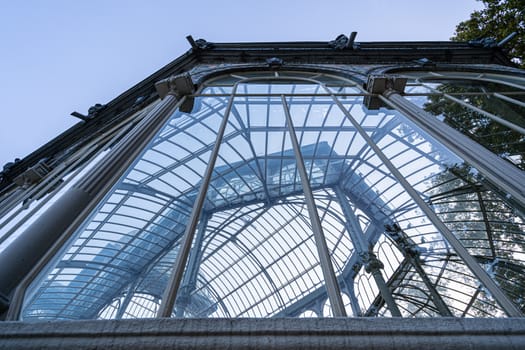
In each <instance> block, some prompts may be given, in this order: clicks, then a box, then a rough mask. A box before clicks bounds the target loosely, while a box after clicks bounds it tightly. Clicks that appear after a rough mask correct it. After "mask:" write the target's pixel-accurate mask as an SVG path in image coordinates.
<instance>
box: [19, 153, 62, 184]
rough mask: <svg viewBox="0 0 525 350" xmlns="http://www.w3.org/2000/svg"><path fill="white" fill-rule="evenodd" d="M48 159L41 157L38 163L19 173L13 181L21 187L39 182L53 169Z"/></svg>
mask: <svg viewBox="0 0 525 350" xmlns="http://www.w3.org/2000/svg"><path fill="white" fill-rule="evenodd" d="M46 161H47V159H46V158H44V159H41V160H40V161H39V162H38V163H37V164H35V165H34V166H32V167H30V168H28V169H27V170H26V171H24V172H23V173H22V174H20V175H18V176H17V177H16V178H15V179H14V180H13V182H14V183H15V184H17V185H18V186H20V187H27V186H30V185H33V184H36V183H39V182H40V181H42V179H43V178H44V177H46V175H47V174H49V172H50V171H51V170H52V169H53V168H52V167H51V166H49V165H48V164H47V163H46Z"/></svg>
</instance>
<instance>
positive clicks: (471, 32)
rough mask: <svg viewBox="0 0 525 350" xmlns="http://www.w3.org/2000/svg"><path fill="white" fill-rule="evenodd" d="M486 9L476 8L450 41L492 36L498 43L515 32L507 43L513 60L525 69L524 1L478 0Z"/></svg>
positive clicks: (506, 45)
mask: <svg viewBox="0 0 525 350" xmlns="http://www.w3.org/2000/svg"><path fill="white" fill-rule="evenodd" d="M478 1H482V2H483V4H484V5H485V8H484V9H482V10H479V11H474V12H473V13H472V14H471V15H470V19H468V20H466V21H463V22H461V23H459V24H458V25H457V26H456V32H455V34H454V36H453V37H452V38H450V39H451V40H454V41H470V40H479V39H483V38H493V39H495V43H497V42H500V41H501V40H503V39H505V38H506V37H507V36H508V35H510V34H511V33H513V32H516V33H517V35H516V36H515V37H514V38H513V39H512V40H511V41H509V42H508V43H507V44H505V46H504V48H505V49H507V50H508V53H509V55H510V57H512V59H513V61H514V62H515V63H517V64H518V65H520V66H521V68H525V0H478Z"/></svg>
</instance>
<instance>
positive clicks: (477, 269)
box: [325, 87, 525, 317]
mask: <svg viewBox="0 0 525 350" xmlns="http://www.w3.org/2000/svg"><path fill="white" fill-rule="evenodd" d="M325 89H326V91H327V92H328V91H329V90H328V88H326V87H325ZM392 95H393V96H398V97H399V98H401V99H403V98H402V97H401V96H400V95H399V94H397V93H392ZM381 97H382V96H381ZM332 99H333V101H334V102H335V103H336V104H337V105H338V106H339V108H340V109H341V111H342V112H343V113H344V114H345V116H346V117H347V118H348V120H349V121H350V122H351V123H352V124H353V125H354V127H355V128H356V129H357V131H358V133H359V134H360V135H361V137H362V138H363V139H364V140H365V142H366V143H367V144H368V145H369V146H370V147H371V148H372V150H373V151H374V152H375V154H376V155H377V157H378V158H379V159H380V160H381V162H383V164H384V165H385V166H386V167H387V169H388V170H389V171H390V172H391V173H392V175H393V176H394V177H395V178H396V179H397V181H398V182H399V184H400V185H401V186H402V187H403V189H404V190H405V191H406V193H407V194H408V195H409V196H410V198H412V200H413V201H414V202H415V203H416V205H417V206H418V207H419V208H420V209H421V211H422V212H423V213H424V214H425V215H426V216H427V218H428V219H429V220H430V222H432V224H433V225H434V226H435V227H436V229H437V230H438V231H439V232H440V233H441V234H442V235H443V237H444V238H445V239H446V240H447V241H448V243H449V244H450V245H451V246H452V248H454V250H455V252H456V254H457V255H458V256H459V257H460V258H461V259H462V260H463V262H464V263H465V265H466V266H467V267H468V268H469V270H470V271H471V272H472V274H473V275H474V276H476V277H477V278H478V279H479V280H480V282H481V283H482V284H483V285H484V286H485V288H487V290H488V291H489V292H490V293H491V294H492V296H493V297H494V299H495V300H496V301H497V303H498V304H499V305H500V306H501V307H502V308H503V310H505V312H506V313H507V315H509V316H513V317H521V316H522V313H521V311H520V310H519V309H518V308H517V307H516V305H514V304H513V303H512V301H510V299H509V298H508V297H507V295H506V294H505V293H503V291H502V290H501V289H500V288H499V286H498V285H497V284H496V282H495V281H494V280H493V279H492V278H491V277H490V276H489V274H488V273H487V271H485V270H484V269H483V268H482V267H481V266H480V265H479V264H478V263H477V261H476V260H475V259H474V258H473V257H472V256H471V255H470V254H469V253H468V251H467V249H466V248H465V247H464V246H463V244H461V242H460V241H459V240H458V239H457V237H456V236H455V235H454V234H453V233H452V232H451V231H450V230H449V229H448V227H447V226H446V225H445V224H444V223H443V222H442V221H441V220H440V219H439V217H438V216H437V214H436V213H435V212H434V210H433V209H432V208H431V207H430V206H429V205H428V204H427V203H426V202H425V201H424V200H423V199H422V198H421V196H420V195H419V193H418V192H417V191H416V190H415V189H414V188H413V187H412V186H411V185H410V183H409V182H408V181H407V179H406V178H405V177H404V176H403V175H402V174H401V172H400V171H399V170H398V169H397V167H396V166H395V165H394V164H393V163H392V162H391V161H390V159H388V157H387V156H386V155H385V154H384V153H383V151H382V150H381V148H379V146H378V145H377V144H375V143H374V142H373V141H372V139H371V138H370V136H369V135H368V134H367V133H366V131H365V130H363V128H362V127H361V125H360V124H359V123H358V122H357V121H356V120H355V119H354V118H353V117H352V115H351V114H350V112H348V110H347V109H346V108H345V107H344V105H343V104H342V103H341V102H340V101H339V100H338V99H337V98H336V97H335V96H333V95H332ZM385 100H386V98H385ZM396 100H397V98H396ZM429 119H430V118H429ZM432 119H434V120H435V118H434V117H432ZM461 136H462V137H463V135H461ZM478 147H479V146H478ZM488 164H490V163H488ZM521 183H525V181H524V182H521Z"/></svg>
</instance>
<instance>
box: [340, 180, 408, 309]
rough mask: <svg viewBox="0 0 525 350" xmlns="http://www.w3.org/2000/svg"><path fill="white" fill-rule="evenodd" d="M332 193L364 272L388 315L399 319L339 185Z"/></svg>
mask: <svg viewBox="0 0 525 350" xmlns="http://www.w3.org/2000/svg"><path fill="white" fill-rule="evenodd" d="M334 192H335V195H336V198H337V201H338V202H339V205H340V206H341V210H342V211H343V215H344V216H345V226H346V230H347V231H348V234H349V235H350V239H351V240H352V243H353V244H354V248H355V249H356V251H357V254H358V255H359V257H360V258H361V260H363V263H364V265H365V270H366V272H368V273H371V274H372V276H373V277H374V281H375V282H376V285H377V287H378V288H379V292H380V293H381V297H382V298H383V299H384V300H385V303H386V305H387V306H388V309H389V310H390V314H391V315H392V316H394V317H401V312H400V311H399V308H398V307H397V305H396V302H395V300H394V297H393V296H392V291H391V290H390V288H388V286H387V284H386V282H385V279H384V277H383V274H382V273H381V269H382V268H383V264H382V263H381V261H380V260H379V259H378V258H377V257H376V256H375V254H373V253H371V252H370V248H369V247H368V244H367V243H366V242H365V236H364V234H363V230H362V229H361V226H359V222H358V221H357V217H356V216H355V213H354V211H353V210H352V208H351V207H350V204H349V203H348V199H347V198H346V195H345V194H344V191H342V190H341V188H340V187H339V185H337V186H335V187H334Z"/></svg>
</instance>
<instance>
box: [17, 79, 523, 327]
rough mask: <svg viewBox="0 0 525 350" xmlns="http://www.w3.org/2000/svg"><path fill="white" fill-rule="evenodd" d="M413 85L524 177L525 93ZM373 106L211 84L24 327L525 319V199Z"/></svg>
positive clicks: (176, 121) (297, 88)
mask: <svg viewBox="0 0 525 350" xmlns="http://www.w3.org/2000/svg"><path fill="white" fill-rule="evenodd" d="M401 75H404V76H406V77H407V78H409V81H408V84H407V87H406V88H405V95H406V96H405V97H404V98H405V99H406V101H407V103H413V104H414V105H416V106H418V107H419V108H420V109H421V110H423V111H426V112H427V113H428V116H429V117H432V118H438V120H440V121H442V122H443V124H445V125H448V126H450V127H452V128H454V129H456V130H458V131H460V132H461V133H462V134H463V135H465V137H469V138H471V139H473V140H475V141H476V142H477V143H479V144H480V145H482V146H483V147H485V148H487V149H488V150H490V151H491V152H493V153H495V154H497V155H498V156H500V157H501V158H503V159H504V160H505V161H507V162H511V163H512V164H514V166H515V167H517V168H518V169H519V170H520V171H522V170H523V169H524V168H523V164H524V163H523V154H524V152H525V148H524V147H525V146H524V145H525V143H524V142H525V140H524V137H525V136H524V132H523V131H524V129H523V128H524V127H525V122H524V120H525V119H524V118H525V113H524V111H525V106H524V101H525V83H524V80H520V79H519V78H516V77H513V78H508V79H506V78H505V76H499V75H490V74H485V75H483V76H482V77H480V76H477V75H475V74H470V75H469V74H459V73H453V72H451V73H448V72H443V73H435V74H433V73H429V72H425V73H420V72H418V73H403V74H401ZM368 95H369V93H368V92H367V91H366V90H364V89H363V88H362V86H361V84H360V83H358V81H357V80H354V79H349V78H343V77H341V76H338V75H335V74H322V73H311V72H307V71H304V72H294V71H258V72H254V71H249V72H243V71H238V72H234V73H230V74H226V75H221V76H218V77H215V78H212V79H208V80H205V81H204V82H203V83H202V84H201V85H200V87H199V90H197V92H196V93H194V94H192V95H191V96H187V97H185V98H187V99H193V109H192V110H191V111H184V112H183V111H182V110H180V109H176V110H175V111H171V112H170V115H169V118H168V119H167V121H166V122H165V124H164V125H163V126H162V128H160V131H159V132H157V133H156V134H155V136H154V137H153V138H151V140H150V141H149V143H148V144H147V146H146V147H145V148H144V149H142V150H140V152H139V155H138V157H136V159H134V161H133V163H132V165H131V166H130V167H129V168H128V169H127V170H126V171H125V173H124V175H123V176H122V177H121V178H120V179H119V180H118V181H117V183H116V184H115V185H114V186H113V188H112V189H111V190H110V191H109V192H108V193H107V194H105V196H104V197H103V198H102V199H101V200H100V202H99V203H98V204H97V206H96V208H95V209H94V210H93V211H92V212H91V213H89V215H87V218H86V219H85V220H84V221H83V223H82V224H81V225H80V226H79V227H78V229H76V231H75V232H73V233H72V235H71V237H70V238H69V239H68V241H67V244H65V245H64V246H63V247H61V248H60V249H57V254H55V256H54V257H53V258H52V259H50V261H49V263H48V264H46V265H45V267H44V268H43V269H42V270H41V271H40V273H39V274H38V276H37V277H36V278H34V279H33V280H32V282H31V284H29V285H28V287H27V288H26V290H25V293H24V297H23V305H22V307H21V312H20V319H22V320H28V321H29V320H49V319H120V318H153V317H158V316H162V315H164V316H171V317H189V318H194V317H197V318H201V317H221V318H224V317H226V318H237V317H256V318H258V317H331V316H353V317H360V316H386V317H390V316H402V317H434V316H456V317H494V316H505V315H510V316H516V315H517V313H519V312H520V311H525V299H524V295H525V293H524V292H525V290H524V288H525V277H524V276H525V274H524V268H525V252H524V247H525V241H524V239H523V237H524V236H523V235H524V230H525V222H524V218H523V214H524V210H523V207H524V205H525V203H520V201H519V200H517V199H516V198H512V196H509V195H507V194H506V193H505V191H504V190H503V189H502V187H501V184H499V183H495V182H493V181H491V180H488V179H487V178H486V177H485V176H484V174H483V172H482V171H480V169H478V168H476V165H475V164H471V163H469V162H468V161H467V160H465V159H462V158H461V157H460V156H459V155H458V154H456V153H454V151H452V150H451V149H449V148H447V147H446V146H445V145H444V144H442V143H440V142H439V141H438V140H436V139H435V138H434V137H433V136H432V135H431V134H430V133H428V132H427V131H425V130H424V129H423V128H422V127H421V126H420V125H418V123H417V122H415V121H414V119H413V118H412V117H411V116H410V115H409V114H407V113H401V112H400V111H398V110H395V109H392V108H388V107H387V105H384V106H383V107H380V108H377V109H372V107H370V106H369V105H367V103H366V102H365V97H366V96H368ZM367 106H368V108H367ZM437 132H444V131H439V130H438V131H437ZM109 152H111V149H110V150H109ZM185 242H186V243H185ZM188 242H189V243H188ZM177 266H182V267H183V269H182V270H181V272H180V273H177V268H176V267H177ZM174 271H175V272H174ZM170 291H171V292H172V294H170ZM170 295H171V296H170ZM173 295H175V297H173Z"/></svg>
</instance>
